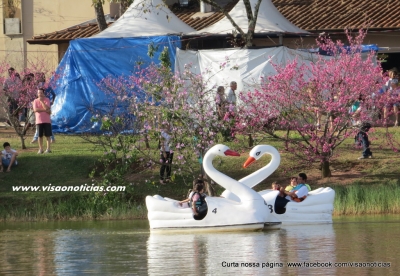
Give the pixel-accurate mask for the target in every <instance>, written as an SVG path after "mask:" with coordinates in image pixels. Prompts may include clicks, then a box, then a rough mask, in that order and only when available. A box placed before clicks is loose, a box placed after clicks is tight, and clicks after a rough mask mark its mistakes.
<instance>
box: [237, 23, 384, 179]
mask: <svg viewBox="0 0 400 276" xmlns="http://www.w3.org/2000/svg"><path fill="white" fill-rule="evenodd" d="M347 37H348V43H349V46H345V44H344V43H343V42H341V41H332V40H331V39H330V38H329V37H320V38H319V39H317V44H318V47H319V48H320V50H322V51H325V52H327V53H329V54H330V58H326V57H324V56H322V55H320V54H314V61H313V62H311V63H309V64H307V63H305V62H303V61H299V60H294V61H293V62H290V63H289V64H287V65H286V66H282V65H279V64H275V65H274V67H275V70H276V74H275V75H273V76H269V77H266V78H264V79H263V80H262V84H261V88H260V89H257V90H255V91H250V92H248V93H242V94H241V95H240V98H241V100H242V102H243V104H242V105H241V109H240V111H239V112H238V120H237V122H236V131H237V132H240V133H243V134H252V133H258V134H261V136H262V137H265V136H272V137H274V138H276V139H279V140H281V141H283V142H284V144H285V150H287V151H288V152H290V153H292V154H294V155H295V156H297V157H299V158H300V159H299V160H303V161H308V162H315V161H319V162H320V163H321V168H322V176H323V177H328V176H330V175H331V171H330V161H331V159H332V158H334V156H335V154H334V152H335V149H336V148H337V147H338V146H340V145H341V144H342V143H343V141H345V140H346V139H348V138H354V137H355V135H356V134H357V132H358V131H359V128H360V123H362V122H370V123H372V124H373V125H378V124H379V123H381V122H380V121H379V119H378V116H377V113H378V111H379V110H380V109H381V107H382V106H383V105H384V104H385V103H387V102H388V101H389V100H390V99H389V98H388V96H387V94H386V93H383V94H380V93H379V91H380V90H381V89H382V87H383V85H384V83H385V79H386V78H385V77H384V76H383V75H382V69H381V67H380V64H379V62H377V61H376V59H375V53H373V52H370V53H367V54H363V53H361V48H362V45H361V43H362V41H363V39H364V37H365V32H364V31H362V30H361V31H360V32H359V33H358V34H357V35H355V36H352V35H351V34H350V33H349V32H347ZM357 103H359V105H360V106H361V107H360V108H358V110H356V112H352V111H351V108H352V107H353V108H354V106H353V105H354V104H357ZM353 111H354V110H353ZM388 138H390V137H389V136H388Z"/></svg>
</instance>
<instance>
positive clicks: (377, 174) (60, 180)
mask: <svg viewBox="0 0 400 276" xmlns="http://www.w3.org/2000/svg"><path fill="white" fill-rule="evenodd" d="M384 131H386V130H385V129H377V133H378V134H382V133H383V132H384ZM389 131H390V132H391V133H392V134H393V135H394V136H395V140H396V141H397V142H400V129H398V128H390V129H389ZM373 136H375V134H373V133H372V134H371V138H372V137H373ZM30 138H31V137H28V138H27V147H28V149H26V150H21V145H20V141H19V138H17V137H16V136H15V135H13V133H10V132H2V131H1V130H0V145H1V146H2V144H3V143H4V142H6V141H7V142H9V143H11V146H12V148H14V149H16V150H18V152H19V157H18V163H19V164H18V166H17V167H15V168H13V169H12V171H11V172H10V173H5V172H4V173H0V217H1V216H4V217H5V216H6V215H5V214H6V213H9V212H10V210H11V209H12V210H13V212H14V216H16V217H29V216H30V214H31V213H35V214H36V217H40V216H41V215H40V214H42V216H46V215H45V214H48V213H52V215H51V216H48V218H49V219H70V218H72V217H74V216H78V217H88V218H89V217H91V216H92V209H90V208H92V207H91V206H89V207H88V206H83V205H84V204H85V196H86V194H85V193H82V192H75V193H66V192H64V193H63V192H37V193H35V192H12V186H17V185H30V186H48V185H49V184H52V185H53V186H59V185H68V186H69V185H77V186H80V185H84V184H85V183H87V184H89V185H90V184H91V183H92V179H90V178H89V173H90V171H91V170H92V168H93V167H94V164H95V162H96V160H98V158H99V157H100V156H102V155H103V151H104V150H103V149H101V148H99V147H95V146H94V144H91V143H89V142H86V141H85V140H83V139H81V138H80V137H78V136H67V135H56V143H55V144H53V145H52V151H53V153H52V154H47V155H44V154H43V155H38V154H37V150H38V145H37V144H29V141H30V140H31V139H30ZM226 144H227V145H229V146H230V147H231V148H232V149H233V150H236V151H238V152H240V153H241V156H240V157H229V158H216V160H215V162H214V166H215V167H216V168H217V169H218V170H220V171H221V172H223V173H225V174H227V175H229V176H231V177H233V178H235V179H240V178H242V177H244V176H246V175H248V174H250V173H252V172H253V171H255V170H257V169H259V168H261V167H263V166H265V165H266V164H267V163H268V162H269V159H270V157H269V156H263V157H262V158H261V159H260V160H259V161H257V162H255V163H254V164H252V165H251V166H250V167H249V168H247V169H244V168H243V167H242V165H243V163H244V161H245V160H246V159H247V157H248V151H249V150H250V149H249V148H248V147H247V140H245V139H243V140H241V141H239V142H238V143H237V142H229V143H226ZM259 144H269V145H272V146H274V147H276V148H277V149H278V150H279V151H280V152H281V165H280V167H279V168H278V169H277V170H276V171H275V172H274V173H273V174H272V175H271V176H270V177H269V178H268V179H266V180H264V181H263V182H262V183H261V184H259V185H257V186H256V187H255V189H256V190H263V189H266V188H270V186H271V183H272V182H273V181H278V182H279V183H281V184H284V185H285V184H288V183H289V177H290V176H293V175H297V174H298V173H299V172H306V173H307V174H308V176H309V181H308V183H309V184H310V185H311V186H312V187H313V188H318V187H322V186H337V185H352V184H356V185H386V184H390V185H391V187H400V180H399V179H400V154H399V153H398V152H395V151H393V150H392V149H391V148H390V147H389V146H388V145H387V144H385V142H384V140H382V139H378V140H373V142H372V146H371V149H372V151H373V154H374V158H373V159H367V160H357V158H358V157H359V156H360V155H361V150H360V149H355V148H354V147H353V144H354V140H353V139H348V140H346V141H345V143H343V144H342V145H341V146H340V147H339V148H338V149H337V151H336V152H335V153H336V154H337V155H338V156H337V157H336V158H335V159H333V160H332V164H331V169H332V174H333V176H332V177H331V178H326V179H321V177H320V170H319V164H318V163H314V164H311V165H309V164H307V163H306V162H303V161H302V160H299V159H297V158H294V157H293V156H292V155H290V154H288V153H286V152H285V151H284V148H283V145H282V143H281V142H279V141H277V140H275V139H271V138H267V139H264V140H263V141H262V142H260V143H259ZM154 152H155V154H156V153H157V150H154ZM194 162H195V161H194ZM126 179H127V182H128V183H132V184H131V187H132V189H131V192H130V194H129V195H123V196H121V200H120V201H121V202H119V203H118V204H119V205H118V206H114V205H113V206H114V207H113V208H111V209H110V210H113V211H110V212H111V213H110V212H106V213H105V214H104V215H103V217H105V218H110V216H111V217H112V216H113V214H115V213H118V214H120V213H123V212H131V210H132V208H136V207H137V206H139V207H138V208H139V209H140V208H142V207H140V206H144V199H145V197H146V195H154V194H160V195H162V196H167V197H170V198H176V199H184V198H185V196H186V194H187V191H188V189H189V188H190V187H191V178H190V177H189V178H188V177H186V178H185V181H184V178H182V177H181V176H177V177H176V179H175V181H174V183H171V184H168V185H165V186H162V185H159V184H158V170H157V169H154V170H150V171H149V170H148V171H144V172H141V173H140V174H138V173H133V172H131V173H128V175H127V176H126ZM146 180H147V181H146ZM399 189H400V188H399ZM215 190H216V191H217V194H219V193H220V192H222V191H223V188H222V187H220V186H219V185H215ZM341 194H346V193H345V192H343V191H342V192H341ZM342 198H343V197H342ZM113 204H114V203H113ZM43 206H45V207H43ZM127 206H131V207H127ZM132 206H136V207H132ZM399 206H400V204H399ZM2 208H3V209H2ZM35 208H36V209H35ZM93 208H94V207H93ZM341 209H345V208H344V207H343V208H341ZM2 210H3V211H2ZM88 210H89V211H88ZM121 210H122V211H121ZM135 210H136V209H135ZM140 210H141V211H140V212H136V216H137V217H143V216H145V210H144V209H140ZM399 211H400V207H399ZM2 212H3V213H2ZM65 212H67V213H68V215H63V214H64V213H65ZM93 212H94V211H93ZM39 213H40V214H39ZM85 214H86V215H85ZM117 217H118V218H127V217H129V216H123V215H122V216H120V215H118V216H117Z"/></svg>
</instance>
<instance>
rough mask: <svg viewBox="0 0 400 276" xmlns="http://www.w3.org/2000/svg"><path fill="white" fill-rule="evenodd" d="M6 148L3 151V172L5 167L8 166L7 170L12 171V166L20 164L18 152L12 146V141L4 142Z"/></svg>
mask: <svg viewBox="0 0 400 276" xmlns="http://www.w3.org/2000/svg"><path fill="white" fill-rule="evenodd" d="M3 147H4V150H3V151H2V152H1V166H0V172H3V167H4V168H7V170H6V172H11V167H14V166H16V165H18V162H17V156H18V152H17V151H16V150H14V149H12V148H11V146H10V143H8V142H5V143H4V144H3Z"/></svg>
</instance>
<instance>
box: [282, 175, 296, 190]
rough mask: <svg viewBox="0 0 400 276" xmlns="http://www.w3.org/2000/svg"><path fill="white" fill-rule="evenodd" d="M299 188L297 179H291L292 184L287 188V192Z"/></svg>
mask: <svg viewBox="0 0 400 276" xmlns="http://www.w3.org/2000/svg"><path fill="white" fill-rule="evenodd" d="M296 186H297V177H295V176H294V177H291V178H290V184H289V185H287V186H286V188H285V191H286V192H290V191H291V190H292V189H293V188H294V187H296Z"/></svg>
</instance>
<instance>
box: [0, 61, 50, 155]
mask: <svg viewBox="0 0 400 276" xmlns="http://www.w3.org/2000/svg"><path fill="white" fill-rule="evenodd" d="M28 64H29V66H28V67H26V68H23V69H22V70H20V71H17V70H16V69H14V68H12V67H11V65H10V64H8V63H7V62H6V61H3V62H2V63H0V82H1V83H2V85H3V87H2V89H1V91H0V104H1V107H2V109H3V114H5V116H6V120H7V123H8V124H9V125H10V126H11V127H12V128H14V130H15V133H16V134H17V135H18V136H19V137H20V140H21V147H22V149H26V146H25V136H26V134H27V130H28V128H29V126H33V124H30V121H34V120H31V119H32V117H34V116H35V114H34V113H33V112H31V102H32V101H33V100H34V99H35V98H36V94H37V89H38V87H39V86H40V87H42V88H44V89H47V88H48V86H49V84H50V79H51V76H52V73H50V70H49V69H48V68H49V66H48V64H47V63H46V62H44V61H43V60H40V59H38V60H36V61H28ZM11 68H12V70H10V69H11ZM46 76H47V81H46ZM55 79H56V78H55V76H53V79H52V81H54V80H55Z"/></svg>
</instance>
